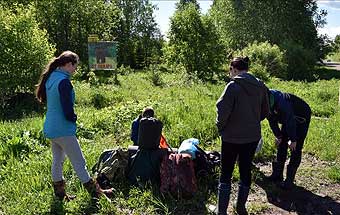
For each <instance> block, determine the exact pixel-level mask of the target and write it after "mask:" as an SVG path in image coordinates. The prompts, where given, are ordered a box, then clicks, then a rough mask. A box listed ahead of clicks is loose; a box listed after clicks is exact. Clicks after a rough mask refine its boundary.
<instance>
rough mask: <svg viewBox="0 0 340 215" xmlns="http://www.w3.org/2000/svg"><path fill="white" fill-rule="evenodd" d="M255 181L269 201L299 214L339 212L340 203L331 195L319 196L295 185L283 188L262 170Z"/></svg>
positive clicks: (257, 172)
mask: <svg viewBox="0 0 340 215" xmlns="http://www.w3.org/2000/svg"><path fill="white" fill-rule="evenodd" d="M254 171H255V172H256V173H255V174H257V177H256V180H255V183H256V184H257V185H258V186H260V187H261V188H262V189H264V191H265V192H266V195H267V199H268V202H270V203H271V204H273V205H275V206H277V207H279V208H282V209H283V210H286V211H289V212H291V211H295V212H296V214H299V215H311V214H338V213H339V211H340V203H338V202H336V201H335V200H334V199H332V198H330V197H329V196H325V197H323V196H319V195H317V194H315V193H313V192H311V191H309V190H307V189H305V188H304V187H300V186H295V187H294V188H293V189H291V190H282V189H280V188H278V187H277V186H276V185H275V184H274V183H272V182H271V181H269V180H268V178H267V177H266V176H265V175H264V174H263V173H262V172H260V171H259V170H258V169H256V170H254Z"/></svg>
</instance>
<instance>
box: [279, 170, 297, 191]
mask: <svg viewBox="0 0 340 215" xmlns="http://www.w3.org/2000/svg"><path fill="white" fill-rule="evenodd" d="M296 171H297V168H296V167H293V166H292V165H288V166H287V177H286V180H285V181H284V182H283V183H282V184H281V188H282V189H285V190H290V189H292V188H293V187H294V179H295V175H296Z"/></svg>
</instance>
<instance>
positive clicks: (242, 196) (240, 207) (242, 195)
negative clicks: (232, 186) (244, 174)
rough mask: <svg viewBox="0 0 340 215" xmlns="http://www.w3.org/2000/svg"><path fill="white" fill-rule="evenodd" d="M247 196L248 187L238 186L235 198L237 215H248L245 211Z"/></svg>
mask: <svg viewBox="0 0 340 215" xmlns="http://www.w3.org/2000/svg"><path fill="white" fill-rule="evenodd" d="M248 195H249V187H247V186H244V185H242V184H241V185H239V188H238V196H237V202H236V212H237V214H239V215H248V212H247V209H246V202H247V199H248Z"/></svg>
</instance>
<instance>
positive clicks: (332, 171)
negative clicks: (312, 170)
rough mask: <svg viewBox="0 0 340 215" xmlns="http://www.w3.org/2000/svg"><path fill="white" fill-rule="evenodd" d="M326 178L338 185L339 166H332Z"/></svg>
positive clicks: (339, 177)
mask: <svg viewBox="0 0 340 215" xmlns="http://www.w3.org/2000/svg"><path fill="white" fill-rule="evenodd" d="M328 177H329V178H330V179H332V180H333V181H334V182H336V183H340V166H332V167H331V168H330V169H329V170H328Z"/></svg>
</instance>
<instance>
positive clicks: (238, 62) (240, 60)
mask: <svg viewBox="0 0 340 215" xmlns="http://www.w3.org/2000/svg"><path fill="white" fill-rule="evenodd" d="M230 66H232V67H234V68H235V69H237V70H240V71H242V70H248V69H249V58H248V57H247V56H246V57H236V58H234V59H233V60H232V61H231V63H230Z"/></svg>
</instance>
